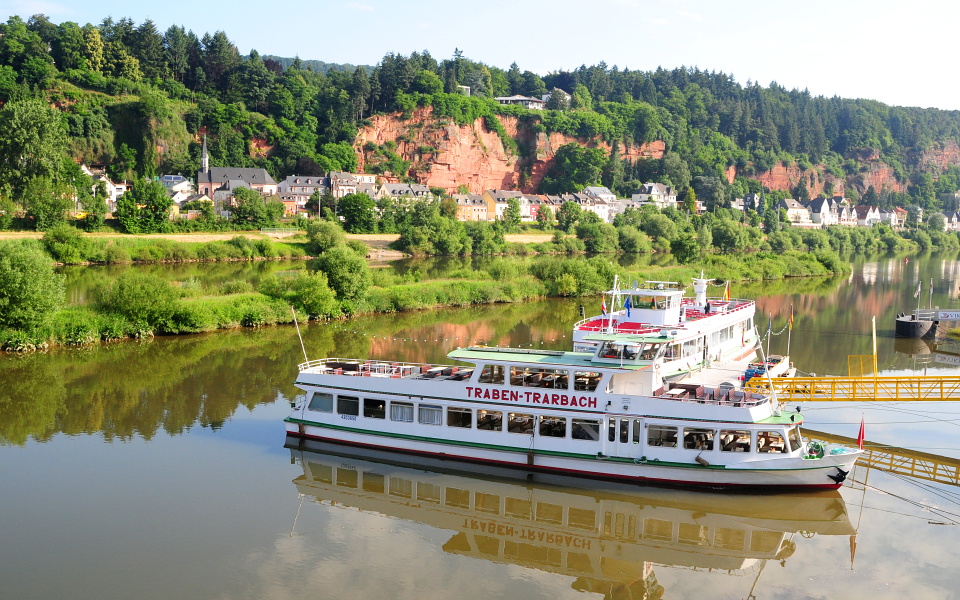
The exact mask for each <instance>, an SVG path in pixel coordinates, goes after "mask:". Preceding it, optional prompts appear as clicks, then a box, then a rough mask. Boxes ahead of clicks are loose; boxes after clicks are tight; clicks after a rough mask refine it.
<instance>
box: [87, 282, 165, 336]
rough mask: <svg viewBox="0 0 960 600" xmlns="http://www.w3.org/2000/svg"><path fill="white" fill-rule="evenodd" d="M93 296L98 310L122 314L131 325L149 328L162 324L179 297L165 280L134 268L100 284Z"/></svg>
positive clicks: (157, 327) (154, 328) (156, 327)
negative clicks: (136, 270)
mask: <svg viewBox="0 0 960 600" xmlns="http://www.w3.org/2000/svg"><path fill="white" fill-rule="evenodd" d="M94 296H95V301H96V304H97V306H98V307H99V308H100V310H103V311H105V312H111V313H116V314H120V315H123V316H124V317H126V319H127V320H129V321H130V323H132V324H133V325H134V326H135V327H138V328H141V329H149V330H159V329H162V328H163V327H165V326H166V325H167V324H168V323H169V321H170V318H171V317H172V316H173V313H174V311H175V310H176V307H177V303H178V302H179V300H180V295H179V294H178V293H177V291H176V290H175V289H174V288H173V287H172V286H171V285H170V283H169V282H168V281H167V280H165V279H163V278H162V277H160V276H158V275H151V274H148V273H139V272H135V271H127V272H125V273H123V274H122V275H120V276H119V277H117V278H116V279H115V280H113V281H112V282H109V283H106V284H103V285H101V286H100V287H98V288H97V289H96V290H95V292H94Z"/></svg>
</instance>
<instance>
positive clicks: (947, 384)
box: [744, 354, 960, 402]
mask: <svg viewBox="0 0 960 600" xmlns="http://www.w3.org/2000/svg"><path fill="white" fill-rule="evenodd" d="M847 372H848V375H847V376H846V377H842V376H838V377H833V376H828V375H823V376H811V377H773V378H767V377H763V376H760V377H754V378H753V379H751V380H750V381H748V382H747V383H746V384H745V385H744V387H745V388H747V389H749V390H751V391H755V392H758V393H761V394H764V395H766V394H769V393H771V391H772V392H774V393H775V394H776V397H777V400H779V401H780V402H804V401H819V402H830V401H834V402H869V401H876V402H898V401H903V400H919V401H923V402H934V401H944V400H960V375H948V376H943V375H902V376H894V377H880V376H877V375H876V374H875V373H876V357H875V356H874V355H869V354H867V355H854V356H849V357H847Z"/></svg>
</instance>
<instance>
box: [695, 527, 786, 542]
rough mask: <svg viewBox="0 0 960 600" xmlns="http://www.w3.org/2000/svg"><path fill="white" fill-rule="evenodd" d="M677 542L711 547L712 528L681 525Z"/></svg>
mask: <svg viewBox="0 0 960 600" xmlns="http://www.w3.org/2000/svg"><path fill="white" fill-rule="evenodd" d="M778 535H780V534H778ZM677 541H678V542H680V543H681V544H690V545H693V546H709V545H710V528H709V527H706V526H704V525H697V524H695V523H680V529H679V533H678V535H677Z"/></svg>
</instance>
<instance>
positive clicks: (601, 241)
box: [577, 213, 619, 252]
mask: <svg viewBox="0 0 960 600" xmlns="http://www.w3.org/2000/svg"><path fill="white" fill-rule="evenodd" d="M590 214H593V213H590ZM577 238H579V239H581V240H583V244H584V246H585V247H586V249H587V252H616V251H617V243H618V240H619V236H618V235H617V228H616V227H614V226H613V225H611V224H609V223H603V222H601V221H599V219H598V220H596V221H591V222H582V223H580V224H579V225H577Z"/></svg>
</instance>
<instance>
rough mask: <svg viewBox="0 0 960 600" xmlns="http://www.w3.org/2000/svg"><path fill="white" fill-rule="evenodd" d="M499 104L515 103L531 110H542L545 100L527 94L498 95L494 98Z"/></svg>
mask: <svg viewBox="0 0 960 600" xmlns="http://www.w3.org/2000/svg"><path fill="white" fill-rule="evenodd" d="M494 100H496V101H497V102H498V103H500V104H504V105H506V104H516V105H518V106H522V107H524V108H529V109H532V110H543V105H544V104H546V102H545V101H543V100H541V99H540V98H530V97H528V96H519V95H518V96H498V97H496V98H494Z"/></svg>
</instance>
